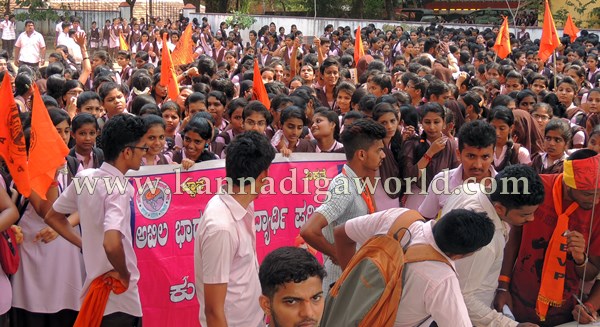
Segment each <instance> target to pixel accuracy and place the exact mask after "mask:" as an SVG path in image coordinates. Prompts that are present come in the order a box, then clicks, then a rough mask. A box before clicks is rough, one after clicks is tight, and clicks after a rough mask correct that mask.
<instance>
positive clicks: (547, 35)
mask: <svg viewBox="0 0 600 327" xmlns="http://www.w3.org/2000/svg"><path fill="white" fill-rule="evenodd" d="M545 3H546V4H545V6H546V8H545V10H544V26H543V27H542V38H541V39H540V51H539V53H538V55H539V57H540V59H541V60H542V62H546V60H548V58H550V56H551V55H552V53H554V50H555V49H556V48H557V47H558V46H559V45H560V39H559V38H558V32H556V26H555V25H554V18H552V12H550V6H549V5H548V0H545Z"/></svg>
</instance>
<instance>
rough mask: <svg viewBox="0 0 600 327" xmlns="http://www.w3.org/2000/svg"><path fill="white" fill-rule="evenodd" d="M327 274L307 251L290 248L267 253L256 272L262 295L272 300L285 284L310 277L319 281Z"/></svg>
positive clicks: (299, 281) (298, 281)
mask: <svg viewBox="0 0 600 327" xmlns="http://www.w3.org/2000/svg"><path fill="white" fill-rule="evenodd" d="M326 275H327V273H326V272H325V269H323V266H321V264H320V263H319V261H317V259H316V258H315V257H314V256H313V255H312V254H310V253H309V252H308V251H307V250H305V249H302V248H297V247H292V246H286V247H281V248H279V249H276V250H274V251H273V252H271V253H269V254H268V255H267V256H266V257H265V258H264V260H263V262H262V264H261V265H260V269H259V271H258V279H259V280H260V287H261V289H262V294H263V295H264V296H266V297H268V298H269V299H271V300H272V299H273V297H274V296H275V293H276V292H277V290H278V289H279V287H281V286H283V285H285V284H287V283H301V282H303V281H305V280H307V279H309V278H310V277H318V278H319V279H320V280H321V281H322V280H323V278H325V276H326Z"/></svg>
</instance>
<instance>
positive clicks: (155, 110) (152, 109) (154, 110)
mask: <svg viewBox="0 0 600 327" xmlns="http://www.w3.org/2000/svg"><path fill="white" fill-rule="evenodd" d="M160 114H161V112H160V108H159V107H158V106H157V105H156V103H146V104H145V105H143V106H142V107H141V108H140V111H139V113H138V115H139V116H140V117H143V116H146V115H156V116H160Z"/></svg>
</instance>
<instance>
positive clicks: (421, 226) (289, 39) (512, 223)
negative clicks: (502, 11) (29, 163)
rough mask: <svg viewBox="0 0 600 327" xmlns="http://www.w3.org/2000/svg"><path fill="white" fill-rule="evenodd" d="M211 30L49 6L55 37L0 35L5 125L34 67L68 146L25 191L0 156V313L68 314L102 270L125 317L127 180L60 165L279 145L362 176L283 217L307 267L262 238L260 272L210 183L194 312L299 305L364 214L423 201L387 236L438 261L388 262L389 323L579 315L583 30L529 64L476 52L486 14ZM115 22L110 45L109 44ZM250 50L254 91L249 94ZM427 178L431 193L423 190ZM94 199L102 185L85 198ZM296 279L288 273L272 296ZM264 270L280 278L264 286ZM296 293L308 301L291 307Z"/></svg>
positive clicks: (588, 174)
mask: <svg viewBox="0 0 600 327" xmlns="http://www.w3.org/2000/svg"><path fill="white" fill-rule="evenodd" d="M9 18H10V19H13V20H14V18H13V17H9V16H8V15H7V16H6V18H5V19H6V20H7V21H9ZM3 24H4V23H3ZM7 24H8V23H6V24H5V25H7ZM188 24H192V27H193V28H192V30H193V36H192V40H193V42H194V44H195V47H194V54H193V55H194V58H195V60H194V62H193V63H190V64H186V65H180V66H177V67H175V68H176V71H177V76H176V79H177V81H178V82H179V85H180V89H179V96H177V97H176V98H174V99H170V98H169V97H168V92H167V91H168V90H167V85H163V84H162V81H161V74H160V71H161V70H160V65H161V52H162V51H161V50H162V48H163V47H168V49H169V50H171V51H175V50H176V49H177V47H179V46H181V45H180V44H181V43H178V41H179V40H180V38H181V33H182V31H183V30H184V29H185V28H186V27H187V25H188ZM1 26H3V25H2V24H0V27H1ZM228 29H229V26H227V25H226V24H225V23H221V24H220V26H219V27H218V28H217V27H216V26H211V25H210V24H208V22H207V21H206V20H203V21H201V22H198V21H196V20H194V21H192V22H190V21H189V20H188V19H185V18H182V19H180V20H176V21H173V22H171V21H170V20H168V19H164V20H163V19H160V18H156V19H152V21H149V22H145V21H144V20H143V19H139V20H138V19H135V18H133V19H131V21H130V22H128V21H127V20H125V19H120V18H115V19H113V20H112V22H111V21H108V20H107V21H106V22H105V26H104V28H100V27H98V26H97V24H96V22H93V23H92V28H91V30H89V31H87V32H86V31H83V30H82V28H81V26H80V21H79V19H78V18H76V17H71V19H68V20H64V19H63V20H62V21H61V22H60V23H59V24H58V25H57V37H56V41H55V42H56V45H57V46H56V51H55V52H53V53H50V54H49V55H48V56H47V57H48V58H49V59H48V62H47V64H46V46H45V43H43V38H42V39H41V41H40V40H39V39H38V37H37V35H38V34H39V33H37V32H35V28H34V23H33V22H32V21H27V22H26V30H25V31H24V32H23V33H21V34H20V35H19V36H18V38H17V41H16V44H15V52H14V61H13V63H14V65H13V63H11V62H10V58H13V54H12V53H9V52H7V51H2V52H0V80H1V79H2V78H3V77H4V75H5V74H9V75H10V78H11V81H12V83H13V89H14V96H15V100H16V103H17V105H18V107H19V110H20V112H21V118H22V121H23V129H24V131H25V135H29V129H30V121H31V119H30V116H31V115H30V113H31V109H32V97H33V93H34V92H33V88H32V85H33V84H34V83H35V84H36V85H37V86H38V87H39V89H40V91H41V92H42V94H43V95H42V98H43V102H44V104H45V105H46V107H47V108H48V112H49V114H50V117H51V120H52V122H53V124H54V126H55V127H56V129H57V131H58V132H59V134H60V135H61V137H62V139H63V140H64V142H65V144H67V145H68V146H69V147H70V148H71V152H70V153H69V158H68V159H67V163H66V164H65V167H64V168H62V169H60V170H59V171H57V174H56V176H57V177H56V183H54V184H53V186H52V187H51V188H50V190H49V191H48V194H45V196H40V195H39V194H35V193H33V194H32V195H31V197H30V198H28V199H26V200H25V199H20V198H19V201H17V203H16V205H15V204H13V202H12V201H11V198H10V196H9V194H15V193H16V191H15V190H12V187H11V185H10V176H8V174H7V173H5V174H4V175H6V176H5V178H4V181H5V182H4V185H3V186H4V187H3V188H1V189H0V207H2V208H3V209H4V210H3V211H2V213H1V214H0V230H6V229H8V228H13V229H15V230H17V231H18V233H17V234H19V233H21V234H22V237H23V240H22V242H21V243H20V251H21V262H20V268H19V270H18V271H17V273H15V274H14V275H13V276H11V278H10V280H9V278H8V277H7V276H6V274H5V273H4V272H2V271H0V294H2V296H1V297H0V326H2V327H4V326H6V325H8V324H9V321H10V324H11V326H71V325H73V323H74V322H75V320H76V319H77V316H78V311H79V310H80V307H81V298H80V295H81V294H82V293H83V294H85V293H86V292H87V290H88V288H89V286H90V284H91V283H92V282H93V281H94V280H95V279H96V278H98V277H99V276H100V277H102V276H105V273H107V272H110V273H109V276H110V277H114V278H115V280H118V281H119V282H120V283H121V284H122V285H123V286H125V288H126V289H127V291H126V292H125V293H123V294H122V295H116V294H111V295H110V298H109V301H108V305H107V307H106V310H105V311H104V315H105V320H103V326H132V325H136V324H138V325H139V324H141V315H142V312H141V304H140V301H139V294H138V291H137V280H138V278H139V271H138V270H137V267H136V266H135V265H136V261H135V254H134V252H133V247H132V244H131V241H132V240H131V226H130V216H131V210H132V209H131V207H130V202H129V198H128V197H118V196H114V195H111V194H110V192H106V190H101V189H100V190H96V192H94V194H89V195H87V196H82V195H81V194H79V195H77V194H76V193H75V189H74V187H73V186H72V183H71V181H72V178H73V176H74V175H76V174H80V176H89V177H102V176H112V177H114V178H124V177H123V176H124V174H125V173H126V172H127V170H129V169H138V168H139V167H140V165H144V166H149V165H181V166H182V167H183V168H184V169H189V168H190V167H192V166H193V165H194V164H195V163H199V162H203V161H207V160H214V159H219V158H221V159H225V160H226V171H227V176H229V177H235V178H239V177H252V178H258V179H259V180H260V178H261V177H265V176H266V174H268V166H269V164H270V162H271V161H272V160H273V157H274V156H275V153H280V154H281V155H283V156H293V153H297V152H305V153H306V152H308V153H321V152H336V153H345V155H346V158H347V164H346V165H345V166H344V169H343V170H342V172H341V173H340V174H339V175H338V176H336V177H335V178H334V179H333V180H332V181H331V186H330V190H334V188H335V185H337V184H339V183H342V182H343V181H344V180H345V179H356V178H358V179H360V180H363V181H364V180H380V181H381V182H380V183H377V184H375V185H376V186H375V188H374V189H373V190H370V191H371V192H359V191H358V190H357V189H356V188H351V192H350V193H349V194H336V193H335V192H333V196H332V198H331V199H330V200H329V201H328V202H326V203H324V204H322V205H321V206H320V207H319V208H318V209H317V210H316V212H315V213H314V214H313V215H312V216H311V218H310V219H309V220H308V222H307V223H306V225H304V226H303V227H302V230H301V233H300V234H301V236H302V237H303V238H304V239H305V240H306V242H307V244H308V245H310V246H311V247H314V248H315V249H316V250H319V251H320V252H321V253H323V255H324V268H321V267H320V266H319V265H318V264H315V263H314V262H313V261H314V260H313V259H312V258H311V257H303V255H304V252H302V253H295V252H293V251H296V250H293V249H282V250H281V251H276V253H274V254H272V255H273V256H276V257H277V259H273V260H270V259H269V257H267V258H266V259H265V262H264V263H263V267H261V268H260V274H259V269H258V265H257V263H256V253H255V250H253V249H254V248H255V244H254V243H255V241H254V240H255V236H254V232H253V230H254V228H252V227H251V226H252V224H253V222H254V216H253V212H254V211H253V205H252V202H253V200H254V197H251V196H248V195H246V196H241V195H239V194H237V193H235V192H234V194H226V195H219V196H215V198H213V200H211V201H210V202H209V203H208V205H207V208H206V210H205V212H204V216H203V219H202V223H201V225H200V226H199V229H198V231H197V235H196V244H195V248H196V254H195V269H196V285H197V287H196V289H197V294H198V299H199V302H200V307H201V311H200V314H199V315H200V321H201V322H202V325H203V326H224V325H227V324H229V325H231V326H258V325H261V324H262V325H264V317H265V316H267V317H269V318H270V319H269V320H270V324H271V325H272V326H292V325H293V326H295V325H297V324H301V323H303V322H304V323H306V325H317V324H318V322H319V320H320V314H321V312H322V307H323V301H324V298H325V296H326V295H327V291H328V290H329V288H330V286H331V285H332V284H333V283H335V282H336V280H337V279H338V278H339V277H340V275H341V273H342V270H343V268H344V267H345V266H346V264H347V263H348V261H349V259H350V257H351V256H352V254H353V253H354V250H355V249H356V247H357V244H358V245H360V244H362V243H364V242H365V241H366V240H367V239H368V238H369V237H370V236H372V235H375V234H380V233H386V232H387V230H388V229H389V228H390V226H391V225H392V224H393V222H394V220H395V219H396V217H399V216H402V215H403V214H406V213H407V212H412V211H408V210H415V211H416V212H418V214H419V215H421V216H422V217H424V218H425V219H427V220H428V222H426V223H425V222H417V223H415V224H413V225H411V227H410V228H409V230H410V231H411V234H412V235H413V237H414V239H411V240H410V241H408V243H411V244H412V243H415V242H417V243H418V242H422V243H426V244H430V245H432V246H433V247H434V249H435V250H436V251H438V252H440V253H441V254H443V255H444V257H445V258H446V259H447V260H448V261H449V262H450V263H451V268H452V269H451V268H450V266H448V265H445V264H443V263H440V262H425V263H419V264H414V266H410V268H409V269H408V272H407V284H406V285H405V290H404V295H403V298H402V301H401V303H400V306H399V309H398V315H397V317H396V323H395V326H416V325H419V324H420V323H423V322H425V321H426V320H428V319H429V320H431V319H430V318H432V319H433V320H434V321H435V322H436V323H437V325H439V326H473V325H475V326H517V325H519V326H531V325H534V324H538V325H540V326H555V325H559V324H562V323H566V322H569V321H573V320H576V321H580V322H591V321H594V320H595V319H596V318H597V310H598V309H599V308H600V287H599V286H598V285H595V284H594V280H595V278H596V276H597V275H598V273H599V271H598V267H600V245H598V244H597V240H600V235H597V234H598V233H599V232H600V230H598V226H599V225H598V223H597V222H595V221H594V218H597V211H594V209H598V208H597V204H598V203H599V200H598V199H600V197H599V196H598V195H597V194H596V191H597V190H598V189H600V187H599V186H598V185H597V180H596V179H594V178H595V177H596V175H597V174H598V171H599V164H598V160H599V159H598V158H599V157H598V156H597V152H598V151H600V126H599V125H600V88H598V87H599V86H600V85H599V83H600V82H599V80H600V67H599V62H598V51H599V49H600V45H599V43H600V41H599V38H598V35H596V34H593V33H587V32H586V31H583V32H582V33H581V35H580V36H579V37H577V39H576V40H575V42H570V38H569V37H568V36H565V37H562V38H561V39H560V40H561V44H560V45H559V47H558V48H557V50H556V52H555V54H554V55H553V56H551V58H550V59H549V61H548V62H541V61H540V59H539V56H538V55H537V54H538V47H539V40H535V41H531V40H530V39H529V38H524V37H519V38H517V36H514V35H512V36H511V44H512V46H513V51H512V54H511V55H510V56H509V58H507V59H502V60H501V59H499V58H497V56H496V55H495V53H494V52H493V49H492V48H493V45H494V42H495V40H496V36H497V33H498V28H497V27H493V28H486V29H484V30H477V29H475V28H464V29H463V28H460V29H448V28H444V27H442V26H430V27H427V28H417V29H414V30H410V31H405V30H403V28H402V27H400V26H398V27H396V28H395V29H394V30H393V31H382V30H380V29H377V28H375V26H373V25H369V26H363V29H362V40H363V46H364V49H365V50H366V54H365V55H364V56H362V57H360V58H359V60H358V61H357V62H355V55H354V53H355V52H354V45H355V40H354V37H355V35H356V34H355V30H354V28H351V27H349V26H345V27H344V26H340V27H337V28H334V27H333V26H332V25H329V26H327V27H326V28H325V31H324V34H323V35H321V36H320V37H317V38H315V39H314V40H312V41H311V42H310V43H307V42H305V41H306V40H307V38H304V37H303V34H302V32H301V31H299V30H297V28H296V26H295V25H292V26H291V29H290V32H289V33H286V30H285V27H283V26H281V27H279V30H277V26H276V25H275V23H271V24H270V25H269V26H264V27H262V28H260V29H259V31H258V32H256V31H255V30H252V31H250V33H249V39H248V40H242V38H241V36H240V32H239V28H238V26H233V27H232V28H231V30H230V31H228ZM163 35H166V36H167V43H166V44H164V43H163V39H162V36H163ZM120 37H123V38H124V39H125V40H126V42H127V43H128V48H129V50H128V51H125V50H120V45H119V38H120ZM9 50H10V48H9ZM35 51H37V53H33V52H35ZM255 59H257V62H258V64H259V66H260V74H261V76H260V77H261V78H262V81H263V83H264V86H265V89H266V92H267V93H268V95H269V98H270V107H266V106H265V105H264V104H263V103H261V102H259V101H256V100H253V93H254V91H253V77H254V70H253V65H254V62H255ZM114 61H116V65H115V64H114ZM315 156H316V155H315ZM89 168H94V170H87V169H89ZM511 177H516V178H522V179H524V180H526V181H527V183H526V184H528V185H529V189H528V190H529V193H527V192H525V191H524V189H523V185H514V187H516V188H517V189H518V190H519V192H518V194H510V195H505V194H501V193H500V191H498V192H494V191H491V192H488V193H485V192H483V191H481V192H475V194H471V193H469V194H467V193H468V192H466V191H465V192H461V191H459V192H454V190H457V189H458V190H461V189H462V188H466V187H471V188H473V185H474V184H468V183H477V184H478V183H483V184H484V185H485V186H488V187H489V186H490V185H489V183H490V181H494V180H496V181H497V182H498V183H501V182H502V178H511ZM411 180H412V181H413V182H409V181H411ZM385 181H388V182H387V183H386V182H385ZM350 185H353V184H352V183H350ZM245 187H247V185H245V184H243V183H242V184H236V185H235V187H234V189H235V190H238V191H240V190H242V189H245ZM475 188H476V187H475ZM445 189H447V190H451V191H452V192H439V190H445ZM465 190H466V189H465ZM44 197H45V198H46V199H44ZM14 198H16V197H14ZM98 203H105V206H104V208H102V210H96V209H99V208H100V207H102V206H98ZM571 203H575V204H577V205H573V206H570V204H571ZM567 207H569V209H568V210H567V214H565V213H564V212H563V209H564V208H567ZM91 209H93V210H91ZM457 209H471V210H472V211H464V210H463V211H456V210H457ZM559 211H560V212H559ZM482 212H483V213H485V214H481V213H482ZM592 213H594V217H592ZM65 215H67V216H65ZM565 217H567V218H566V220H565ZM569 218H570V219H569ZM17 220H18V222H17ZM438 220H439V221H440V222H437V223H436V221H438ZM15 222H17V223H16V225H17V226H18V227H11V225H12V224H13V223H15ZM442 222H443V223H442ZM560 228H562V230H560V232H558V231H559V229H560ZM455 231H461V232H458V233H457V232H455ZM59 234H60V235H59ZM456 234H458V235H456ZM509 234H510V237H509ZM408 243H407V244H408ZM563 243H564V246H562V247H561V246H558V247H556V246H555V245H556V244H559V245H560V244H563ZM80 248H82V249H83V251H81V250H80ZM286 251H291V252H289V253H288V252H286ZM473 253H474V254H473ZM548 258H550V259H548ZM278 260H282V262H285V264H280V266H278ZM552 260H554V262H552V263H551V262H550V261H552ZM556 260H558V262H559V263H560V264H559V266H558V267H555V262H556ZM265 266H266V267H265ZM290 267H299V268H298V269H291V268H290ZM300 267H301V268H302V269H307V271H304V270H302V269H301V268H300ZM549 267H550V268H549ZM552 269H554V270H552ZM455 271H456V272H455ZM547 271H555V272H556V273H557V274H558V275H557V276H561V278H559V279H560V280H561V281H562V282H557V281H556V280H555V279H552V278H551V276H549V275H548V274H547V273H546V272H547ZM259 277H260V278H259ZM298 283H300V284H302V283H310V287H304V286H302V287H297V288H295V292H300V293H301V294H299V295H293V294H292V293H293V292H292V289H294V287H296V286H298V285H296V284H298ZM315 283H317V284H318V285H321V286H322V288H321V289H317V288H314V287H313V286H314V285H313V284H315ZM282 285H287V286H285V287H284V288H283V289H285V292H291V293H290V294H291V295H290V294H288V295H286V296H284V297H281V296H279V295H278V294H279V293H281V292H283V291H282V288H281V286H282ZM582 285H584V286H586V287H585V288H586V293H585V296H584V298H583V299H582V301H583V302H582V304H577V302H576V301H575V300H574V297H573V295H576V296H580V294H579V291H578V290H579V289H580V288H581V287H582ZM261 286H262V291H261ZM288 286H289V288H288ZM592 286H593V287H592ZM559 291H560V292H559ZM538 293H539V294H538ZM261 294H262V295H261ZM280 295H281V294H280ZM259 297H260V301H259ZM277 301H278V302H277ZM307 302H310V306H311V307H312V309H311V310H304V309H302V308H305V305H308V304H306V303H307ZM505 305H506V306H505ZM584 308H585V310H584ZM495 309H497V310H498V311H496V310H495ZM503 310H504V314H503V313H502V311H503ZM300 311H302V312H300ZM305 311H306V312H309V313H310V314H307V313H306V312H305ZM508 312H512V314H514V316H512V318H509V316H510V315H511V314H508ZM302 315H307V317H308V316H310V317H308V318H306V317H304V316H302ZM301 316H302V317H301ZM281 317H285V318H281ZM299 317H300V318H299ZM516 321H519V322H521V324H519V323H518V322H516Z"/></svg>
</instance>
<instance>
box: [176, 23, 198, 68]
mask: <svg viewBox="0 0 600 327" xmlns="http://www.w3.org/2000/svg"><path fill="white" fill-rule="evenodd" d="M171 57H172V58H173V66H179V65H187V64H189V63H191V62H193V61H194V40H192V24H188V26H187V27H186V28H185V31H183V34H181V38H179V41H178V42H177V45H176V46H175V50H173V53H172V54H171Z"/></svg>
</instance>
